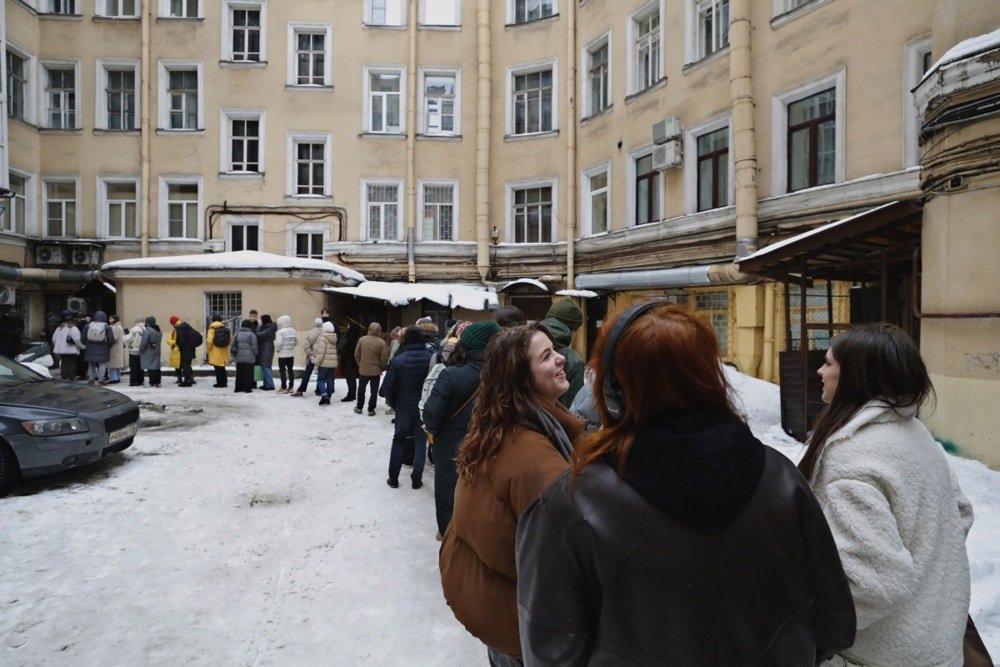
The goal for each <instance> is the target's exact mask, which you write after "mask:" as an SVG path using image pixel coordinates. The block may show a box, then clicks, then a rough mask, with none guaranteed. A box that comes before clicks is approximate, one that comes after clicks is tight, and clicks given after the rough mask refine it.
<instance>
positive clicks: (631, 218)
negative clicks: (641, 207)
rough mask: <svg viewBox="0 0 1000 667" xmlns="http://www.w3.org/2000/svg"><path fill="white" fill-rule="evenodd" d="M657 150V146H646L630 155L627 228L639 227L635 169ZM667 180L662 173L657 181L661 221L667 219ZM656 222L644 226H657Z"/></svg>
mask: <svg viewBox="0 0 1000 667" xmlns="http://www.w3.org/2000/svg"><path fill="white" fill-rule="evenodd" d="M654 148H656V146H655V144H646V145H645V146H642V147H640V148H636V149H634V150H632V152H630V153H629V154H628V162H627V163H626V164H625V184H626V188H627V191H626V193H625V195H626V196H625V204H626V223H625V226H626V227H629V228H635V227H639V226H641V225H638V224H637V223H636V220H635V216H636V211H637V210H638V202H636V200H635V186H636V176H637V175H638V172H637V171H636V168H635V163H636V162H637V161H638V160H639V159H640V158H644V157H646V156H648V155H652V154H653V149H654ZM665 180H666V179H665V178H664V177H663V172H660V177H659V178H658V179H657V190H656V197H657V205H658V206H659V209H660V215H659V220H661V221H662V220H663V219H664V217H665V212H666V210H667V193H666V187H665V185H664V181H665ZM655 222H656V221H650V222H649V223H644V224H655Z"/></svg>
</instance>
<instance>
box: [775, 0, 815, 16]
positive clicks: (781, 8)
mask: <svg viewBox="0 0 1000 667" xmlns="http://www.w3.org/2000/svg"><path fill="white" fill-rule="evenodd" d="M815 1H816V0H774V15H775V16H780V15H781V14H784V13H786V12H790V11H792V10H793V9H798V8H799V7H801V6H803V5H808V4H810V3H813V2H815Z"/></svg>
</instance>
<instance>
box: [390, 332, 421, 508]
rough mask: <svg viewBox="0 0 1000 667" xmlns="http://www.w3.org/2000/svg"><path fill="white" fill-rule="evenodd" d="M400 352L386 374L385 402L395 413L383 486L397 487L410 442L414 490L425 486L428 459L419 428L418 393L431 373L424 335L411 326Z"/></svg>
mask: <svg viewBox="0 0 1000 667" xmlns="http://www.w3.org/2000/svg"><path fill="white" fill-rule="evenodd" d="M400 350H401V351H400V352H398V353H396V356H395V357H393V359H392V363H391V364H389V370H388V371H387V372H386V374H385V382H384V384H383V387H384V389H385V401H386V403H387V404H388V405H389V407H390V408H392V409H394V410H395V411H396V425H395V426H396V428H395V431H394V433H393V436H392V450H391V452H390V454H389V479H387V480H386V484H388V485H389V486H391V487H392V488H396V487H398V486H399V470H400V468H401V467H402V465H403V449H404V447H405V445H406V441H407V440H408V439H412V440H413V453H414V456H413V470H412V472H411V473H410V479H411V481H412V482H413V488H414V489H419V488H420V487H421V486H423V485H424V483H423V474H424V462H425V458H426V455H427V434H426V433H424V430H423V428H422V427H421V424H420V409H419V407H418V404H419V403H420V393H421V390H422V389H423V386H424V378H426V377H427V372H428V371H429V370H430V362H431V356H432V355H431V351H430V350H428V349H427V347H426V346H425V345H424V335H423V333H422V332H421V331H420V329H419V328H417V327H415V326H412V327H408V328H407V329H406V332H405V333H404V334H403V345H402V347H401V348H400Z"/></svg>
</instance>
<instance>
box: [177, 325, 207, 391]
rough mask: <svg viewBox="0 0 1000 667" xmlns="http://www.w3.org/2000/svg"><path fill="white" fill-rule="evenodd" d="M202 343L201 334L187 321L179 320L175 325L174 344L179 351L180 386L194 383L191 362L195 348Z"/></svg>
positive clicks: (188, 385)
mask: <svg viewBox="0 0 1000 667" xmlns="http://www.w3.org/2000/svg"><path fill="white" fill-rule="evenodd" d="M201 343H202V337H201V334H200V333H198V332H197V331H195V329H194V328H193V327H192V326H191V325H190V324H188V323H187V322H184V321H181V322H180V323H179V324H178V325H177V338H176V345H177V349H178V350H179V351H180V353H181V365H180V369H179V370H180V373H181V382H180V386H181V387H190V386H191V385H193V384H194V371H193V370H192V369H191V363H192V362H193V361H194V356H195V350H197V349H198V346H199V345H201Z"/></svg>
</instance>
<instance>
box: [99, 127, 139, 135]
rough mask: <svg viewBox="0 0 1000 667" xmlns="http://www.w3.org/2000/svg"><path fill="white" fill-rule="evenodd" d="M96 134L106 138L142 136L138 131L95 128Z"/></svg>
mask: <svg viewBox="0 0 1000 667" xmlns="http://www.w3.org/2000/svg"><path fill="white" fill-rule="evenodd" d="M94 134H95V135H97V136H104V137H139V136H142V132H141V131H139V130H138V129H129V130H109V129H108V128H106V127H95V128H94Z"/></svg>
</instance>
